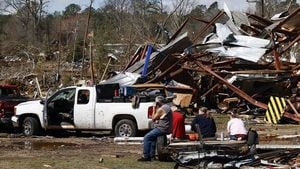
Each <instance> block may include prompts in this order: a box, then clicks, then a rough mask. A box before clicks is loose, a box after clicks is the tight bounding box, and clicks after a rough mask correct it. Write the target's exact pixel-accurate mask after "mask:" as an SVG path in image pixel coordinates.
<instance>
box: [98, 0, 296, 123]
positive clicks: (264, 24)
mask: <svg viewBox="0 0 300 169" xmlns="http://www.w3.org/2000/svg"><path fill="white" fill-rule="evenodd" d="M221 17H226V18H227V21H226V22H224V23H219V22H218V20H219V19H220V18H221ZM299 17H300V8H298V9H296V10H295V11H292V12H291V13H288V12H283V13H280V14H277V15H275V16H274V17H272V18H271V19H270V20H269V19H266V18H262V17H259V16H257V15H253V14H248V13H242V12H231V11H230V10H229V9H228V8H227V6H226V4H224V9H223V10H222V11H220V12H219V13H217V14H216V15H215V16H214V17H213V18H211V20H209V21H206V20H203V19H199V18H195V17H189V18H187V19H186V20H185V21H184V22H183V23H182V25H181V26H180V27H179V29H178V30H177V31H176V32H175V33H174V34H173V36H171V37H170V39H169V41H168V42H167V43H166V44H165V45H164V46H163V47H157V46H156V45H155V44H147V45H144V46H140V47H139V48H138V49H137V51H136V52H135V54H134V55H133V56H132V58H131V59H130V61H129V62H128V63H127V65H126V66H125V68H124V69H123V70H122V72H120V73H119V74H117V75H115V76H113V77H112V78H110V79H107V80H105V81H102V82H101V83H102V84H105V83H119V84H120V85H131V84H139V83H163V84H170V83H172V84H174V83H181V84H184V85H188V86H191V87H192V88H193V89H194V91H195V93H194V102H195V103H199V104H201V105H205V106H207V107H209V108H214V109H218V110H220V111H221V112H225V111H226V110H229V109H230V108H233V107H234V108H239V109H240V112H244V113H252V114H253V113H254V114H255V113H257V114H259V113H262V114H264V113H265V112H266V110H267V112H271V113H270V115H269V117H267V118H266V120H267V121H268V122H270V123H278V122H280V120H281V119H282V118H281V117H282V116H283V117H287V118H288V119H293V120H294V121H298V122H299V121H300V115H299V113H298V110H300V107H299V106H297V105H298V104H297V102H296V100H297V99H295V98H297V94H298V93H297V83H298V81H299V76H300V72H299V68H300V66H299V59H300V57H299V52H298V50H299V44H298V41H299V39H300V20H299ZM192 19H193V20H197V21H199V22H202V23H204V24H205V26H204V28H201V29H200V30H201V31H200V32H198V33H196V34H192V35H191V34H189V32H182V30H183V28H184V27H185V26H186V25H187V23H188V22H189V20H192ZM211 28H213V29H212V30H213V31H212V32H209V30H211ZM204 35H205V38H204V39H203V40H202V41H199V38H200V37H202V36H204ZM191 36H192V37H191ZM292 95H293V97H291V96H292ZM272 97H275V101H272V100H270V98H272ZM290 98H294V99H291V100H290ZM281 101H282V102H281ZM291 101H292V102H293V101H294V103H292V102H291ZM269 102H275V103H278V104H282V105H281V106H278V104H275V103H273V104H272V103H270V104H268V103H269ZM274 105H275V106H274ZM286 105H287V107H289V108H288V111H285V110H281V109H282V108H285V106H286ZM272 106H273V110H272Z"/></svg>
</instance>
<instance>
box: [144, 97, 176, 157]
mask: <svg viewBox="0 0 300 169" xmlns="http://www.w3.org/2000/svg"><path fill="white" fill-rule="evenodd" d="M152 121H153V122H154V128H153V129H152V130H151V131H150V132H149V133H147V134H146V135H145V136H144V150H143V157H141V158H139V159H138V161H151V160H152V159H153V158H154V157H155V150H156V140H157V138H158V137H159V136H163V135H167V134H170V133H171V123H172V110H171V107H170V105H168V104H166V99H165V98H164V97H162V96H157V97H156V98H155V111H154V114H153V115H152Z"/></svg>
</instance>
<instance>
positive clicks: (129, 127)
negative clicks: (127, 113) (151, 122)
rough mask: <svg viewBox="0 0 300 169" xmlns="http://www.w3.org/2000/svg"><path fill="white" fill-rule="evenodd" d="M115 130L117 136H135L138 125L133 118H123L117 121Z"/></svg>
mask: <svg viewBox="0 0 300 169" xmlns="http://www.w3.org/2000/svg"><path fill="white" fill-rule="evenodd" d="M114 132H115V136H116V137H135V136H136V134H137V127H136V124H135V123H134V122H133V121H132V120H129V119H122V120H120V121H118V122H117V123H116V125H115V127H114Z"/></svg>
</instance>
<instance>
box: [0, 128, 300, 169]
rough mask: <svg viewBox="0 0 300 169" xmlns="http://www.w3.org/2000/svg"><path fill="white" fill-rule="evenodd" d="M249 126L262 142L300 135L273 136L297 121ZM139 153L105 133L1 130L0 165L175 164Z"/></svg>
mask: <svg viewBox="0 0 300 169" xmlns="http://www.w3.org/2000/svg"><path fill="white" fill-rule="evenodd" d="M248 127H249V126H248ZM251 127H253V128H255V129H256V130H257V131H258V132H259V134H260V143H262V144H272V143H278V144H299V142H300V137H296V138H293V139H276V140H275V139H274V138H275V137H276V136H279V135H299V134H300V130H299V129H300V125H276V126H273V125H262V124H260V125H257V124H256V125H252V126H251ZM220 131H222V129H221V130H220ZM141 155H142V145H117V144H115V143H114V142H113V137H111V136H109V135H108V134H105V133H83V134H81V135H76V134H75V133H74V132H62V133H60V134H57V133H56V134H54V135H53V134H51V135H49V134H46V135H45V136H39V137H31V138H28V137H24V136H22V134H18V133H6V132H2V133H0V161H1V163H0V168H1V169H11V168H15V169H18V168H20V169H32V168H57V169H61V168H62V169H65V168H66V169H68V168H70V169H76V168H78V169H81V168H85V169H88V168H90V169H106V168H109V169H113V168H115V169H132V168H135V169H139V168H141V169H153V168H160V169H169V168H173V167H174V166H175V162H159V161H152V162H143V163H142V162H137V160H136V159H137V158H139V157H140V156H141Z"/></svg>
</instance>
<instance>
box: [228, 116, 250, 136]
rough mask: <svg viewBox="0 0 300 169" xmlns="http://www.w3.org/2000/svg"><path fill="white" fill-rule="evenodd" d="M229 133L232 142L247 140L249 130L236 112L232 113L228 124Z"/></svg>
mask: <svg viewBox="0 0 300 169" xmlns="http://www.w3.org/2000/svg"><path fill="white" fill-rule="evenodd" d="M227 132H228V134H229V138H230V140H246V139H247V129H246V127H245V124H244V122H243V121H242V120H241V119H239V118H238V115H237V113H236V112H230V120H229V121H228V123H227Z"/></svg>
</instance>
